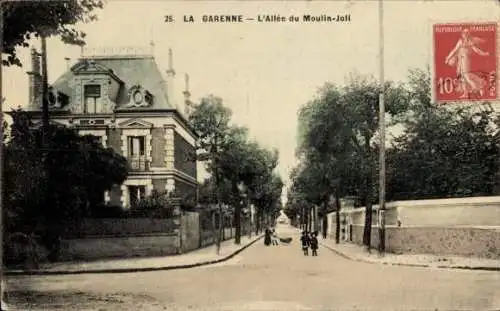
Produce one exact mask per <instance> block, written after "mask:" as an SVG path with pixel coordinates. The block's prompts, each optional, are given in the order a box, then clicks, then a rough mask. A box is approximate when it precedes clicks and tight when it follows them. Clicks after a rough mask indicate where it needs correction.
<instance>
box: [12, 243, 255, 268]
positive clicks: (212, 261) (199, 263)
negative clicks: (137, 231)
mask: <svg viewBox="0 0 500 311" xmlns="http://www.w3.org/2000/svg"><path fill="white" fill-rule="evenodd" d="M263 237H264V236H263V235H261V236H259V237H257V238H255V239H254V240H253V241H251V242H249V243H248V244H246V245H245V246H243V247H241V248H239V249H237V250H236V251H234V252H232V253H231V254H229V255H227V256H225V257H222V258H219V259H213V260H208V261H201V262H196V263H192V264H185V265H171V266H164V267H145V268H116V269H94V270H73V271H69V270H32V271H26V270H10V271H9V270H7V271H5V272H4V275H8V276H15V275H70V274H104V273H134V272H151V271H166V270H178V269H190V268H196V267H201V266H208V265H213V264H216V263H221V262H224V261H227V260H229V259H231V258H233V257H234V256H236V255H238V254H239V253H241V252H242V251H244V250H245V249H247V248H248V247H250V246H252V245H253V244H255V243H256V242H257V241H259V240H260V239H262V238H263Z"/></svg>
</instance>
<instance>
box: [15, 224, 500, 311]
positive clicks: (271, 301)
mask: <svg viewBox="0 0 500 311" xmlns="http://www.w3.org/2000/svg"><path fill="white" fill-rule="evenodd" d="M278 232H279V233H280V235H293V237H294V242H293V243H292V244H291V245H289V246H279V247H265V246H264V245H263V243H261V242H259V243H258V244H255V245H254V246H252V247H250V248H249V249H247V250H246V251H244V252H243V253H242V254H241V256H239V257H236V258H234V259H233V260H230V261H228V262H226V263H222V264H218V265H215V266H210V267H200V268H194V269H187V270H173V271H164V272H146V273H137V274H116V275H115V274H101V275H75V276H38V277H15V278H14V277H12V278H9V279H8V287H9V290H12V291H13V292H12V293H11V294H10V297H11V301H13V302H15V303H16V304H19V306H21V307H22V308H25V309H30V310H49V309H50V310H57V309H60V310H234V311H236V310H242V311H243V310H287V311H289V310H493V309H497V310H498V309H500V290H499V288H498V284H499V281H500V273H498V272H485V271H462V270H432V269H426V268H413V267H393V266H383V265H376V264H367V263H360V262H353V261H350V260H347V259H344V258H342V257H339V256H337V255H335V254H334V253H332V252H331V251H329V250H327V249H321V248H320V250H319V256H318V257H304V256H303V255H302V253H301V250H300V246H299V244H298V235H297V233H296V231H295V230H294V229H291V228H287V227H281V228H278ZM26 301H28V302H29V301H32V303H31V304H28V303H26ZM21 302H22V305H21ZM71 306H72V307H71Z"/></svg>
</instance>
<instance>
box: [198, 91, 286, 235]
mask: <svg viewBox="0 0 500 311" xmlns="http://www.w3.org/2000/svg"><path fill="white" fill-rule="evenodd" d="M194 107H195V109H194V112H193V113H192V114H191V116H190V123H191V125H192V126H193V128H194V129H195V131H196V132H197V133H198V134H199V140H198V143H197V149H198V160H201V161H205V163H206V167H207V170H208V171H209V172H210V173H211V174H212V176H213V178H212V179H211V180H212V181H213V182H214V184H215V186H214V187H212V188H211V189H215V190H216V192H217V196H218V198H219V199H221V200H223V201H225V202H226V203H229V205H231V206H233V207H234V208H235V214H234V220H235V221H234V222H235V226H236V230H235V231H236V234H235V242H236V243H237V244H239V243H240V238H241V213H242V209H241V207H242V206H241V204H240V202H241V200H242V192H241V190H240V188H241V186H242V185H244V186H246V187H247V188H249V189H250V192H252V193H253V192H255V191H257V190H256V187H257V186H256V185H257V184H258V183H259V182H260V184H261V185H264V184H265V182H269V181H270V180H271V179H270V178H271V177H270V176H271V172H272V170H273V169H274V168H275V167H276V165H277V159H278V155H277V152H276V151H274V152H273V151H268V150H266V149H263V148H261V147H260V146H259V145H258V144H257V143H255V142H250V141H249V140H248V130H247V129H246V128H244V127H240V126H236V125H229V122H230V120H231V110H230V109H228V108H226V107H224V105H223V104H222V99H221V98H219V97H216V96H213V95H210V96H207V97H205V98H203V99H202V100H201V102H200V103H199V104H198V105H195V106H194ZM262 211H264V210H262ZM268 212H270V210H265V213H268Z"/></svg>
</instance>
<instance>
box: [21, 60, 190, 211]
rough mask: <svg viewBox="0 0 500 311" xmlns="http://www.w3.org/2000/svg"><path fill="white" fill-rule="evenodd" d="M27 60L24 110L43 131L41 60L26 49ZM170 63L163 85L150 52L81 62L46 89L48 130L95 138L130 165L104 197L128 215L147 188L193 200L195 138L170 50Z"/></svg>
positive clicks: (185, 98) (187, 82)
mask: <svg viewBox="0 0 500 311" xmlns="http://www.w3.org/2000/svg"><path fill="white" fill-rule="evenodd" d="M31 55H32V71H31V72H28V75H29V79H30V80H29V81H30V87H29V97H30V98H29V108H28V109H27V111H29V112H31V114H32V115H33V118H34V120H35V122H38V123H39V124H41V117H42V111H41V107H42V80H41V71H40V67H41V66H40V54H39V53H37V52H36V51H35V50H32V54H31ZM168 58H169V68H168V70H167V71H166V78H164V77H163V76H162V74H161V72H160V70H159V68H158V66H157V64H156V62H155V59H154V57H153V56H152V53H149V54H148V53H144V54H137V53H131V55H116V54H113V55H101V56H99V55H91V56H85V57H83V56H82V58H80V59H79V60H78V61H77V62H76V64H74V65H73V66H71V67H70V68H69V69H68V71H67V72H65V73H64V74H63V75H62V76H60V77H59V78H58V79H57V80H56V81H55V82H54V83H53V84H52V85H50V88H49V90H50V95H49V103H50V108H49V111H50V121H51V122H52V123H55V124H63V125H65V126H68V127H73V128H76V129H77V130H78V131H79V133H80V134H81V135H88V134H90V135H94V136H97V137H99V138H100V140H101V142H102V144H103V145H104V146H105V147H111V148H113V149H114V150H115V151H116V152H117V153H120V154H121V155H123V156H125V157H126V158H127V159H128V160H129V162H130V165H131V167H132V171H131V172H130V173H129V176H128V178H127V180H126V181H125V182H124V183H123V184H122V185H116V187H114V188H113V189H112V190H111V191H109V192H106V193H105V194H103V200H104V201H105V202H106V203H108V204H112V205H121V206H123V207H124V208H130V206H132V205H133V204H135V203H136V202H137V201H138V200H139V199H141V198H143V197H145V196H147V195H148V194H150V193H151V191H152V190H153V189H156V190H157V191H159V192H164V191H173V190H176V191H177V192H178V193H179V194H180V195H185V194H193V195H195V194H196V191H197V187H198V182H197V166H196V161H195V160H193V159H194V155H195V153H196V149H195V140H196V137H197V136H196V134H195V133H194V132H193V130H192V129H191V128H190V127H189V125H188V123H187V121H186V115H187V114H189V107H190V105H189V103H190V99H189V98H190V92H189V81H188V76H187V75H186V76H185V81H184V82H185V89H184V90H182V91H181V90H179V89H176V88H174V85H175V83H174V81H175V78H176V76H175V71H174V69H173V65H172V51H171V50H169V55H168ZM176 98H179V99H177V100H176ZM181 109H182V110H183V111H180V110H181Z"/></svg>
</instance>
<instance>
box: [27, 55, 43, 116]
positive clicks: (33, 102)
mask: <svg viewBox="0 0 500 311" xmlns="http://www.w3.org/2000/svg"><path fill="white" fill-rule="evenodd" d="M40 56H41V55H40V53H38V52H37V51H36V50H35V49H34V48H32V49H31V71H29V72H28V76H29V107H30V108H31V109H39V108H40V107H41V105H42V87H43V86H42V73H41V70H40Z"/></svg>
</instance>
